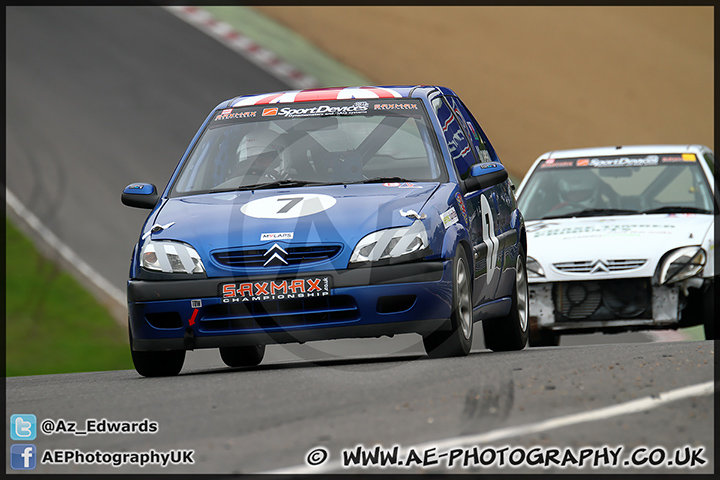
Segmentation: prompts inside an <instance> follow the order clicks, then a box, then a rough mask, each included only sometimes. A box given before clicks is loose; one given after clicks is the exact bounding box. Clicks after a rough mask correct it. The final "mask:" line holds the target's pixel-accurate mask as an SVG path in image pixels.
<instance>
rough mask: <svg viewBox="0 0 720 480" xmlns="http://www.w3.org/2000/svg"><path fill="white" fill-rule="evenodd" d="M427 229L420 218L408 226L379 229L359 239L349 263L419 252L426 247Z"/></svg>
mask: <svg viewBox="0 0 720 480" xmlns="http://www.w3.org/2000/svg"><path fill="white" fill-rule="evenodd" d="M428 246H429V244H428V237H427V231H425V227H424V226H423V224H422V222H421V221H420V220H416V221H415V222H414V223H413V224H412V225H410V226H409V227H400V228H389V229H387V230H379V231H377V232H373V233H371V234H370V235H367V236H365V237H364V238H363V239H362V240H360V241H359V242H358V244H357V246H356V247H355V250H353V253H352V255H351V256H350V263H361V262H376V261H378V260H385V259H393V258H399V257H403V256H405V255H410V254H412V253H417V252H421V251H422V250H425V249H426V248H428Z"/></svg>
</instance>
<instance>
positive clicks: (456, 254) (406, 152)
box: [122, 86, 528, 376]
mask: <svg viewBox="0 0 720 480" xmlns="http://www.w3.org/2000/svg"><path fill="white" fill-rule="evenodd" d="M513 191H514V185H512V183H511V182H510V180H509V179H508V174H507V171H506V170H505V168H504V167H503V165H502V164H501V163H500V160H499V159H498V157H497V154H496V153H495V150H494V149H493V147H492V145H491V144H490V142H489V141H488V139H487V137H486V136H485V133H484V132H483V131H482V129H481V128H480V125H479V124H478V123H477V121H476V120H475V118H473V116H472V115H471V114H470V112H469V111H468V109H467V108H466V107H465V106H464V105H463V103H462V102H461V101H460V99H459V98H458V97H457V95H456V94H455V93H454V92H453V91H452V90H450V89H448V88H444V87H437V86H396V87H347V88H326V89H314V90H302V91H287V92H277V93H269V94H262V95H247V96H241V97H236V98H233V99H230V100H227V101H225V102H222V103H221V104H220V105H218V106H217V107H216V108H215V109H214V110H213V111H212V112H211V113H210V115H209V116H208V117H207V119H206V120H205V122H204V123H203V125H202V127H201V128H200V130H199V131H198V132H197V134H196V135H195V138H193V140H192V142H191V143H190V146H189V147H188V149H187V151H186V152H185V154H184V155H183V157H182V159H181V160H180V162H179V163H178V165H177V167H176V169H175V171H174V172H173V174H172V177H171V178H170V181H169V182H168V185H167V187H166V188H165V190H164V191H163V192H162V193H160V192H158V190H157V189H156V187H155V186H154V185H152V184H148V183H134V184H131V185H128V186H127V187H126V188H125V190H124V191H123V193H122V202H123V203H124V204H125V205H129V206H133V207H140V208H148V209H151V210H152V212H151V213H150V215H149V216H148V218H147V220H146V221H145V224H144V226H143V228H142V231H141V233H140V238H139V240H138V243H137V245H136V246H135V250H134V252H133V256H132V263H131V266H130V279H129V281H128V286H127V300H128V311H129V334H130V347H131V351H132V358H133V362H134V365H135V368H136V370H137V371H138V372H139V373H140V374H141V375H144V376H165V375H176V374H178V373H179V372H180V370H181V369H182V366H183V362H184V360H185V352H186V351H187V350H193V349H199V348H219V349H220V355H221V357H222V360H223V362H224V363H225V364H226V365H228V366H230V367H239V366H252V365H257V364H259V363H260V362H261V361H262V358H263V355H264V352H265V345H267V344H275V343H289V342H307V341H313V340H326V339H337V338H354V337H379V336H382V335H393V334H400V333H413V332H414V333H419V334H420V335H422V338H423V345H424V347H425V350H426V351H427V353H428V354H429V355H430V356H434V357H447V356H463V355H467V354H468V353H469V351H470V348H471V343H472V334H473V322H476V321H480V320H482V321H483V333H484V337H485V344H486V346H487V347H488V348H490V349H491V350H494V351H507V350H520V349H522V348H524V347H525V344H526V343H527V319H528V283H527V274H526V269H525V262H526V251H527V243H526V233H525V226H524V222H523V217H522V215H521V213H520V211H519V210H518V208H517V204H516V201H515V195H514V192H513Z"/></svg>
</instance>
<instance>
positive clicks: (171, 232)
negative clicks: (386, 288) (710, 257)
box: [142, 183, 439, 277]
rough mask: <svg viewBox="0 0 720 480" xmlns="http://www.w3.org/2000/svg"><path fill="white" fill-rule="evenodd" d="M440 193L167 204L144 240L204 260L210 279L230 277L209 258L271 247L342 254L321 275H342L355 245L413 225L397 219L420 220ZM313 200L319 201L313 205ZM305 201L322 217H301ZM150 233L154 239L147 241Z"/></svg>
mask: <svg viewBox="0 0 720 480" xmlns="http://www.w3.org/2000/svg"><path fill="white" fill-rule="evenodd" d="M438 185H439V184H438V183H415V184H402V183H399V184H398V183H395V184H385V185H383V184H358V185H347V186H344V185H332V186H318V187H301V188H283V189H269V190H256V191H253V192H251V191H239V192H225V193H215V194H204V195H194V196H188V197H182V198H170V199H168V200H167V201H166V202H165V204H164V205H163V206H162V207H161V208H160V209H159V211H158V212H156V214H155V215H154V216H151V217H150V218H149V219H148V221H147V222H146V224H145V228H144V231H143V234H142V235H143V237H146V238H148V239H149V238H152V239H153V240H177V241H181V242H184V243H187V244H189V245H191V246H192V247H194V248H195V250H197V252H198V253H199V254H200V257H201V258H202V259H203V262H204V264H205V268H206V270H207V274H208V276H209V277H213V276H222V275H227V274H228V273H229V272H230V270H229V269H228V268H227V267H224V266H222V265H219V264H216V263H214V262H213V261H212V257H211V255H212V253H214V252H218V251H224V250H239V249H243V250H245V249H252V248H253V247H257V248H258V249H267V248H269V247H270V246H272V245H273V243H278V244H279V245H280V246H281V247H283V248H288V247H294V246H312V245H330V244H332V245H337V246H340V247H341V252H340V254H339V255H338V256H337V257H336V259H335V261H333V262H332V266H329V265H327V264H325V265H324V266H322V265H321V266H318V267H324V268H329V267H330V268H336V269H340V268H346V267H347V263H348V260H349V258H350V255H351V253H352V250H353V248H354V247H355V245H356V244H357V242H358V241H359V240H360V239H362V238H363V237H364V236H365V235H367V234H369V233H371V232H374V231H376V230H381V229H384V228H390V227H400V226H408V225H411V224H412V223H413V221H414V219H412V218H408V217H405V216H403V215H401V214H400V210H403V211H405V212H407V211H408V210H415V211H416V212H418V213H420V212H421V210H422V208H423V206H424V205H425V203H426V202H427V201H428V199H429V198H430V197H431V196H432V194H433V192H434V191H435V190H436V189H437V187H438ZM317 196H320V200H316V199H315V198H312V197H317ZM304 200H305V201H307V200H313V202H308V203H306V204H305V206H306V207H307V206H309V208H310V210H309V211H310V212H312V211H316V210H319V211H316V212H315V213H309V214H308V209H307V208H305V209H304V210H303V208H304V207H303V204H302V202H303V201H304ZM251 207H254V208H251ZM298 212H301V213H300V214H298ZM298 215H299V216H298ZM158 225H160V226H163V228H160V227H157V226H158ZM154 226H155V227H156V228H155V230H156V231H155V232H152V233H150V234H149V235H148V234H147V233H146V232H148V231H150V230H152V229H153V227H154ZM309 270H312V269H309ZM235 273H239V272H235ZM268 273H269V272H268Z"/></svg>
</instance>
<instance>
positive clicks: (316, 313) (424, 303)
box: [127, 261, 453, 350]
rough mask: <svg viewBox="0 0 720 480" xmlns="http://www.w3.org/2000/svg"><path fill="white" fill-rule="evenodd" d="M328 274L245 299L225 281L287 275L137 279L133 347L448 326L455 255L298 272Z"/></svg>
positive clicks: (132, 286) (131, 303)
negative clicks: (323, 285) (323, 282)
mask: <svg viewBox="0 0 720 480" xmlns="http://www.w3.org/2000/svg"><path fill="white" fill-rule="evenodd" d="M307 277H312V278H320V277H324V278H328V281H329V282H330V285H331V288H330V290H329V291H328V292H325V293H317V292H316V293H314V294H313V293H308V294H305V295H298V296H297V298H290V299H288V298H285V297H283V298H281V299H277V300H269V301H246V302H238V301H235V299H233V300H234V301H232V302H231V301H230V299H226V298H225V299H224V298H223V295H222V291H223V285H228V284H236V285H241V284H243V282H262V283H269V282H273V281H278V282H280V280H281V279H287V276H285V277H278V278H275V277H268V276H264V277H261V276H258V277H251V278H202V279H196V280H162V281H151V280H134V279H133V280H130V281H128V289H127V298H128V312H129V322H130V329H131V331H132V336H133V349H134V350H178V349H185V350H192V349H195V348H215V347H226V346H240V345H266V344H274V343H293V342H307V341H313V340H329V339H337V338H355V337H379V336H382V335H393V334H400V333H421V334H422V333H431V332H434V331H436V330H441V329H447V328H449V323H448V322H447V319H448V318H449V317H450V313H451V309H452V285H453V282H452V261H434V262H416V263H407V264H399V265H385V266H374V267H368V268H352V269H347V270H342V271H325V272H311V273H307V274H303V273H296V274H294V277H293V278H298V279H302V278H307Z"/></svg>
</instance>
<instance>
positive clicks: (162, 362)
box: [128, 325, 185, 377]
mask: <svg viewBox="0 0 720 480" xmlns="http://www.w3.org/2000/svg"><path fill="white" fill-rule="evenodd" d="M128 334H129V337H130V354H131V356H132V361H133V365H134V366H135V370H136V371H137V372H138V373H139V374H140V375H142V376H143V377H172V376H174V375H177V374H178V373H180V370H182V367H183V363H185V350H168V351H152V352H144V351H137V350H134V349H133V336H132V331H130V326H129V325H128Z"/></svg>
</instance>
